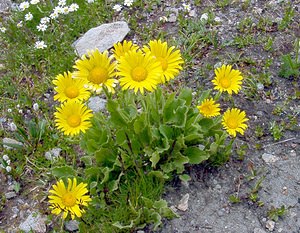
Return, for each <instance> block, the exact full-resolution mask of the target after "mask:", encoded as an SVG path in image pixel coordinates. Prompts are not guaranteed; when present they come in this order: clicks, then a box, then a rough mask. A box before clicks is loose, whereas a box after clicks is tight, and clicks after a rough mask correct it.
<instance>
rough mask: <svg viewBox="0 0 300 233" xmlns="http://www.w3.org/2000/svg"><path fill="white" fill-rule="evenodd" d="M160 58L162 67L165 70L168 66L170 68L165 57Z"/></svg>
mask: <svg viewBox="0 0 300 233" xmlns="http://www.w3.org/2000/svg"><path fill="white" fill-rule="evenodd" d="M159 60H160V64H161V67H162V69H163V71H165V70H166V69H167V68H168V62H167V60H166V59H165V58H162V57H161V58H159Z"/></svg>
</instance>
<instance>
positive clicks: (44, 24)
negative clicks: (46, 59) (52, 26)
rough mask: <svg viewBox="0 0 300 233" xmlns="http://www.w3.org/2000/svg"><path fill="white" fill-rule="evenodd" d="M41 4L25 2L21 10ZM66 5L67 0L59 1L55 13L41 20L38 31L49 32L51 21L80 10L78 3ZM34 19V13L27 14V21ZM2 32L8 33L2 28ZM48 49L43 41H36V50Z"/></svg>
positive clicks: (34, 0)
mask: <svg viewBox="0 0 300 233" xmlns="http://www.w3.org/2000/svg"><path fill="white" fill-rule="evenodd" d="M39 2H40V0H31V1H30V2H29V1H24V2H22V3H20V5H19V10H20V11H25V10H26V9H28V8H29V7H30V4H31V5H36V4H38V3H39ZM66 4H67V3H66V0H59V1H58V5H57V6H56V7H55V8H54V9H53V11H52V12H51V13H50V15H49V17H48V16H45V17H43V18H41V19H40V23H39V25H37V26H36V29H37V30H38V31H39V32H44V31H46V30H47V28H48V26H49V23H50V20H51V19H57V18H58V17H59V15H61V14H62V15H67V14H69V13H70V12H75V11H77V10H78V9H79V6H78V4H76V3H72V4H71V5H69V6H67V5H66ZM33 17H34V16H33V15H32V13H31V12H28V13H26V14H25V21H31V20H32V19H33ZM17 27H18V28H21V27H23V21H19V22H18V23H17ZM0 31H1V32H3V33H4V32H5V31H6V28H4V27H2V28H0ZM46 47H47V45H46V44H45V42H44V41H42V40H38V41H36V42H35V45H34V48H36V49H44V48H46Z"/></svg>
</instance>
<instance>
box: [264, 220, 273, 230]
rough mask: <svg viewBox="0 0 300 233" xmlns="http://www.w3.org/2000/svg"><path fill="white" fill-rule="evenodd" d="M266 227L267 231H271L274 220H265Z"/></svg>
mask: <svg viewBox="0 0 300 233" xmlns="http://www.w3.org/2000/svg"><path fill="white" fill-rule="evenodd" d="M266 228H267V229H268V230H269V231H273V230H274V228H275V222H274V221H272V220H268V221H267V222H266Z"/></svg>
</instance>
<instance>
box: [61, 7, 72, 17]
mask: <svg viewBox="0 0 300 233" xmlns="http://www.w3.org/2000/svg"><path fill="white" fill-rule="evenodd" d="M62 10H63V11H62V13H63V14H64V15H67V14H69V12H70V11H69V7H67V6H65V7H64V8H63V9H62Z"/></svg>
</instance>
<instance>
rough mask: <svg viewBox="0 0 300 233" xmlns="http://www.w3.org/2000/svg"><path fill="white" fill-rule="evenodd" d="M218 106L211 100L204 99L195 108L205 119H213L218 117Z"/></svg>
mask: <svg viewBox="0 0 300 233" xmlns="http://www.w3.org/2000/svg"><path fill="white" fill-rule="evenodd" d="M219 106H220V104H217V103H216V102H215V101H214V100H213V99H212V98H210V99H205V100H203V101H202V103H201V104H200V105H199V106H197V108H198V109H199V111H200V113H201V114H202V115H203V116H205V117H214V116H218V115H220V108H219Z"/></svg>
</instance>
